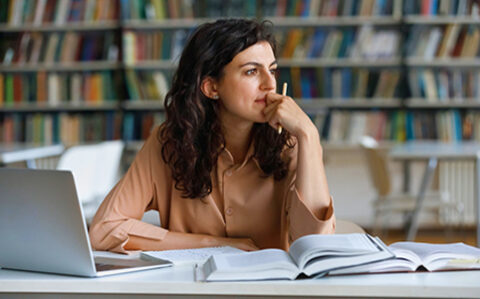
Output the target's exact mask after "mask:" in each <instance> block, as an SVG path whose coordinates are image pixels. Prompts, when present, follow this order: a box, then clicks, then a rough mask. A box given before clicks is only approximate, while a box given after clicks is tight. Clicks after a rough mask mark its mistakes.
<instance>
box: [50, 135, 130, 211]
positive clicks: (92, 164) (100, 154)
mask: <svg viewBox="0 0 480 299" xmlns="http://www.w3.org/2000/svg"><path fill="white" fill-rule="evenodd" d="M123 148H124V143H123V142H122V141H105V142H101V143H98V144H92V145H78V146H73V147H71V148H69V149H67V150H66V151H65V153H64V154H63V155H62V156H61V157H60V161H59V162H58V166H57V169H59V170H70V171H72V173H73V177H74V179H75V185H76V187H77V192H78V196H79V199H80V201H81V202H82V203H83V204H85V203H88V202H91V201H94V200H99V199H103V198H104V197H105V196H106V195H107V193H108V192H109V191H110V190H111V189H112V188H113V186H114V185H115V184H116V182H117V181H118V179H119V168H120V160H121V157H122V152H123Z"/></svg>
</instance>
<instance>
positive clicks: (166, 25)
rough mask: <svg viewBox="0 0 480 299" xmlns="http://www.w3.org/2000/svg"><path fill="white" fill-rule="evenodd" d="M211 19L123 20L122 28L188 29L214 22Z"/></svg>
mask: <svg viewBox="0 0 480 299" xmlns="http://www.w3.org/2000/svg"><path fill="white" fill-rule="evenodd" d="M215 20H216V19H213V18H195V19H164V20H143V19H136V20H123V21H122V27H123V28H125V29H135V30H153V29H189V28H194V27H196V26H198V25H200V24H203V23H208V22H212V21H215Z"/></svg>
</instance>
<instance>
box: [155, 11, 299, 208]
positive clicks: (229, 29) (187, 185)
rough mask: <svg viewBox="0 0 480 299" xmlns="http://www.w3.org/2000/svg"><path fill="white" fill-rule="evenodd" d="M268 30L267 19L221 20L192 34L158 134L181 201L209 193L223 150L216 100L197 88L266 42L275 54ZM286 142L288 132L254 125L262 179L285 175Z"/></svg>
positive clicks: (184, 51) (166, 103) (174, 79)
mask: <svg viewBox="0 0 480 299" xmlns="http://www.w3.org/2000/svg"><path fill="white" fill-rule="evenodd" d="M272 26H273V25H272V23H271V22H268V21H263V22H261V23H259V22H257V21H254V20H245V19H224V20H218V21H216V22H213V23H206V24H203V25H201V26H199V27H198V28H197V29H196V30H195V31H194V32H193V34H192V35H191V36H190V38H189V40H188V42H187V44H186V46H185V48H184V50H183V52H182V55H181V57H180V62H179V65H178V68H177V70H176V72H175V74H174V76H173V82H172V88H171V89H170V91H169V92H168V93H167V95H166V98H165V111H166V121H165V123H164V124H162V126H161V128H160V131H159V136H158V138H159V139H160V141H161V142H162V158H163V160H164V161H165V163H167V164H168V165H169V167H170V169H171V171H172V177H173V178H174V180H175V182H176V183H175V188H177V189H178V190H180V191H182V192H183V196H184V197H188V198H202V197H205V196H206V195H208V194H210V193H211V192H212V178H211V172H212V170H213V169H214V167H215V166H216V164H217V159H218V156H219V154H220V153H221V151H222V149H223V147H224V146H225V139H224V137H223V134H222V130H221V123H220V118H219V106H218V101H213V100H211V99H209V98H207V97H206V96H205V95H204V94H203V93H202V92H201V90H200V84H201V83H202V81H203V79H204V78H206V77H212V78H214V79H219V78H221V76H222V75H223V69H224V67H225V66H226V65H227V64H228V63H230V62H231V61H232V60H233V58H234V57H235V56H236V55H237V54H238V53H240V52H242V51H243V50H245V49H247V48H248V47H250V46H252V45H254V44H256V43H257V42H260V41H266V42H268V43H269V44H270V45H271V47H272V49H273V51H274V53H275V50H276V43H275V39H274V37H273V33H272V29H271V28H272ZM288 140H290V135H289V134H288V132H285V131H284V132H283V133H282V134H280V135H279V134H278V133H277V132H276V130H275V129H273V128H272V127H271V126H270V125H269V124H268V123H256V124H254V127H253V142H254V146H255V154H254V156H255V158H256V159H257V161H258V162H259V165H260V167H261V168H262V170H263V172H264V173H265V175H266V176H270V175H273V176H274V179H276V180H280V179H282V178H284V177H285V175H286V173H287V162H286V161H284V160H282V157H281V153H282V151H283V149H285V148H286V146H288V147H292V145H290V144H289V142H288Z"/></svg>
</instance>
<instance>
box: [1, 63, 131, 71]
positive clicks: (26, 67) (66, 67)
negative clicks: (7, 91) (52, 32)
mask: <svg viewBox="0 0 480 299" xmlns="http://www.w3.org/2000/svg"><path fill="white" fill-rule="evenodd" d="M121 66H122V64H121V63H120V62H111V61H88V62H68V63H67V62H61V63H59V62H52V63H39V64H34V65H31V64H22V65H0V72H12V73H14V72H39V71H50V72H57V71H61V72H75V71H102V70H115V69H119V68H120V67H121Z"/></svg>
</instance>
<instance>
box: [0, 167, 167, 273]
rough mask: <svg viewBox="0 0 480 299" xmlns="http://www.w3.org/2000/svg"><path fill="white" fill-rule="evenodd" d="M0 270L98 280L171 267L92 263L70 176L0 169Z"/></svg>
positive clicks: (143, 263)
mask: <svg viewBox="0 0 480 299" xmlns="http://www.w3.org/2000/svg"><path fill="white" fill-rule="evenodd" d="M0 240H1V241H0V267H1V268H6V269H15V270H28V271H39V272H49V273H57V274H67V275H75V276H85V277H100V276H105V275H111V274H119V273H125V272H130V271H138V270H146V269H154V268H160V267H166V266H171V262H169V261H161V260H156V261H152V260H142V259H140V258H137V259H114V258H100V259H98V260H97V261H95V260H94V257H93V253H92V250H91V247H90V239H89V237H88V232H87V226H86V223H85V220H84V218H83V211H82V208H81V204H80V202H79V200H78V197H77V192H76V188H75V183H74V180H73V176H72V173H71V172H70V171H58V170H35V169H11V168H0Z"/></svg>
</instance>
